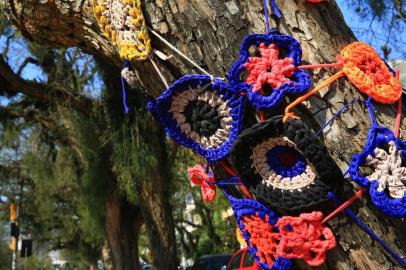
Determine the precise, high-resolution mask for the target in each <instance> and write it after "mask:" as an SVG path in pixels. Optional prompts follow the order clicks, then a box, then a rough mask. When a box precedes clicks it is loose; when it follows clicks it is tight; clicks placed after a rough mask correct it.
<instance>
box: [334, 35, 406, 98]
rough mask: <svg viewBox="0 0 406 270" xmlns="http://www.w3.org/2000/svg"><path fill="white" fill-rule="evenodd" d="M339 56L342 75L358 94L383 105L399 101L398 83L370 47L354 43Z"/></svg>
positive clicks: (399, 88) (399, 86) (399, 89)
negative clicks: (340, 57) (341, 59)
mask: <svg viewBox="0 0 406 270" xmlns="http://www.w3.org/2000/svg"><path fill="white" fill-rule="evenodd" d="M341 55H342V57H343V59H344V66H343V71H344V74H345V75H346V76H347V78H348V79H349V80H350V81H351V82H352V83H353V84H354V85H355V86H356V87H357V88H358V89H359V91H360V92H362V93H364V94H366V95H368V96H370V97H372V98H373V99H374V100H376V101H378V102H381V103H384V104H392V103H394V102H396V101H397V100H399V98H400V96H401V95H402V86H401V84H400V82H399V81H398V80H397V79H396V78H395V77H394V76H393V75H392V73H391V72H390V71H389V69H388V67H387V66H386V65H385V63H384V61H383V60H382V59H381V58H380V57H379V55H378V54H377V53H376V51H375V50H374V49H373V48H372V47H370V46H369V45H367V44H365V43H362V42H354V43H351V44H349V45H348V46H346V47H345V48H344V49H343V50H342V52H341Z"/></svg>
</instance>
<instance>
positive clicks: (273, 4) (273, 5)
mask: <svg viewBox="0 0 406 270" xmlns="http://www.w3.org/2000/svg"><path fill="white" fill-rule="evenodd" d="M269 3H270V6H271V8H272V12H273V14H275V16H276V18H277V19H278V20H279V19H280V18H282V12H281V10H280V9H279V7H278V5H277V4H276V2H275V0H269ZM264 15H265V25H266V32H267V33H269V32H271V26H270V24H269V13H268V5H267V0H264Z"/></svg>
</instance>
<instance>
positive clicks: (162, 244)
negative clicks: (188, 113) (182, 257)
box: [136, 112, 179, 270]
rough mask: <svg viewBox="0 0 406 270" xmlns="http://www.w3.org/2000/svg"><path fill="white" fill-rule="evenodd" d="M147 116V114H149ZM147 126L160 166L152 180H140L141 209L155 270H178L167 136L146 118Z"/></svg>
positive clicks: (150, 146)
mask: <svg viewBox="0 0 406 270" xmlns="http://www.w3.org/2000/svg"><path fill="white" fill-rule="evenodd" d="M145 113H147V112H145ZM145 118H146V120H144V121H145V122H146V123H148V124H147V125H146V126H144V127H142V130H141V131H140V132H141V134H142V135H143V138H144V140H143V143H144V144H145V145H146V147H147V149H148V151H149V152H150V153H149V155H151V156H153V157H154V158H155V159H156V160H157V162H156V166H152V167H151V166H148V165H147V164H145V166H146V167H147V168H148V169H147V172H146V173H145V174H146V175H148V176H150V178H148V179H137V181H136V189H137V195H138V196H139V200H138V202H139V205H140V208H141V212H142V214H143V217H144V220H145V226H146V228H147V232H148V238H149V242H150V246H151V251H152V259H153V262H152V264H153V266H154V267H155V268H156V269H165V270H166V269H168V270H175V269H177V266H178V264H179V261H178V259H177V256H176V242H175V226H174V223H173V218H172V212H171V206H170V203H169V200H168V198H169V196H168V195H169V194H168V183H169V182H170V175H171V173H170V172H169V170H170V168H169V166H168V161H167V155H168V152H167V149H166V142H165V139H166V138H165V134H164V132H163V130H162V128H161V126H160V125H159V124H158V123H156V122H155V121H153V119H152V117H151V115H149V114H146V117H145Z"/></svg>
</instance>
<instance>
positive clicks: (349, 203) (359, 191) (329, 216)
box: [321, 188, 367, 224]
mask: <svg viewBox="0 0 406 270" xmlns="http://www.w3.org/2000/svg"><path fill="white" fill-rule="evenodd" d="M366 191H367V189H366V188H361V189H360V190H358V191H357V192H356V193H355V194H354V195H353V196H352V197H351V198H350V199H348V200H347V201H346V202H344V203H343V204H342V205H340V206H339V207H338V208H337V209H336V210H334V211H333V212H331V213H330V214H329V215H328V216H327V217H325V218H324V219H323V221H322V222H321V223H322V224H324V223H326V222H327V221H329V220H330V219H332V218H333V217H335V216H336V215H338V214H339V213H341V212H342V211H344V209H345V208H347V207H348V206H350V205H351V204H352V203H353V202H354V201H355V200H356V199H358V198H359V197H361V196H362V194H364V193H365V192H366Z"/></svg>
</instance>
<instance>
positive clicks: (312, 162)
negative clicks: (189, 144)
mask: <svg viewBox="0 0 406 270" xmlns="http://www.w3.org/2000/svg"><path fill="white" fill-rule="evenodd" d="M232 160H233V162H234V165H235V168H236V169H237V171H238V173H239V175H240V177H241V179H242V180H243V181H244V182H245V183H246V184H247V185H249V186H252V187H253V189H254V191H255V195H256V198H257V199H258V200H259V201H260V202H262V203H264V204H266V205H267V206H269V207H276V208H280V209H284V210H292V211H293V210H298V209H301V208H305V207H306V208H307V207H312V206H315V205H317V204H319V203H320V202H323V201H326V200H327V199H328V192H330V191H336V190H337V189H338V188H339V187H341V185H342V182H343V176H342V173H341V171H340V169H339V168H338V166H337V165H336V164H335V162H334V161H333V160H332V158H331V157H330V155H329V154H328V152H327V149H326V147H325V146H324V145H323V144H322V143H321V142H320V140H319V139H318V137H317V136H316V135H314V133H313V132H311V131H310V130H308V129H307V128H306V127H305V126H304V124H303V123H302V122H301V121H300V120H297V119H290V120H288V122H287V123H285V124H283V123H282V117H281V116H276V117H273V118H271V119H268V120H267V121H265V122H262V123H259V124H257V125H254V126H253V127H251V128H249V129H246V130H244V131H243V132H242V133H241V134H240V136H239V137H238V139H237V142H236V143H235V145H234V147H233V150H232Z"/></svg>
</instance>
